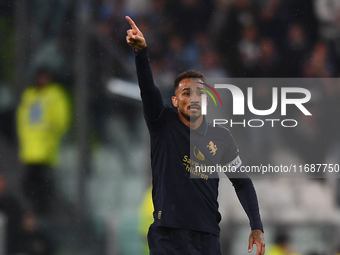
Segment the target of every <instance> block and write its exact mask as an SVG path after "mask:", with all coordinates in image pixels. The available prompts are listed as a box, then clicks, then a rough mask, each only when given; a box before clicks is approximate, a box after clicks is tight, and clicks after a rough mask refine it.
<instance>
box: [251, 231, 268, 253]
mask: <svg viewBox="0 0 340 255" xmlns="http://www.w3.org/2000/svg"><path fill="white" fill-rule="evenodd" d="M254 244H256V249H257V251H256V255H263V254H264V252H265V245H266V244H265V242H264V236H263V232H262V231H261V230H259V229H255V230H253V231H251V232H250V235H249V249H248V252H249V253H250V252H252V250H253V245H254Z"/></svg>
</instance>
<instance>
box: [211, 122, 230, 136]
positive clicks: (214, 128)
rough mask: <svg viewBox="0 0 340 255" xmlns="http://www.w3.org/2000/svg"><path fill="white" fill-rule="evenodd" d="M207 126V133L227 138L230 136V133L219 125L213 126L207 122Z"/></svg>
mask: <svg viewBox="0 0 340 255" xmlns="http://www.w3.org/2000/svg"><path fill="white" fill-rule="evenodd" d="M207 125H208V132H214V133H218V134H224V135H228V136H232V134H231V131H230V130H229V129H228V128H226V127H224V126H222V125H220V124H214V123H212V122H209V121H208V122H207Z"/></svg>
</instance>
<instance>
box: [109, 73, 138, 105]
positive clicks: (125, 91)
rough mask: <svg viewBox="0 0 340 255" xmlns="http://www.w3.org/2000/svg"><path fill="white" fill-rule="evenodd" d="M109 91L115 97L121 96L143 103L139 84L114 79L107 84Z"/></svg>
mask: <svg viewBox="0 0 340 255" xmlns="http://www.w3.org/2000/svg"><path fill="white" fill-rule="evenodd" d="M107 89H108V91H109V92H111V93H112V94H114V95H119V96H123V97H127V98H131V99H134V100H138V101H142V99H141V97H140V90H139V87H138V84H137V83H132V82H128V81H124V80H122V79H117V78H112V79H110V80H109V81H108V83H107Z"/></svg>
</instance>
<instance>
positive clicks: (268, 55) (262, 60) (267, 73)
mask: <svg viewBox="0 0 340 255" xmlns="http://www.w3.org/2000/svg"><path fill="white" fill-rule="evenodd" d="M280 64H281V59H280V55H279V54H278V49H277V46H276V43H275V42H274V41H273V40H272V39H271V38H263V39H262V40H261V41H260V56H259V63H258V70H257V72H256V76H257V77H264V78H266V77H280V76H281V71H282V70H281V66H280Z"/></svg>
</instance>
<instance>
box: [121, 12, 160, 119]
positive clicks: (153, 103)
mask: <svg viewBox="0 0 340 255" xmlns="http://www.w3.org/2000/svg"><path fill="white" fill-rule="evenodd" d="M125 18H126V20H127V21H128V22H129V24H130V26H131V29H129V30H128V31H127V36H126V42H127V43H128V44H129V45H130V46H131V47H133V48H134V49H135V57H136V69H137V77H138V84H139V88H140V91H141V97H142V101H143V109H144V114H145V116H146V118H147V119H149V120H151V121H153V120H156V119H157V118H158V117H159V115H160V114H161V112H162V109H163V100H162V95H161V93H160V91H159V88H158V87H157V86H156V85H155V83H154V80H153V76H152V70H151V66H150V61H149V58H148V54H147V45H146V41H145V38H144V36H143V34H142V32H141V31H140V30H139V28H138V27H137V25H136V24H135V22H134V21H133V20H132V19H131V18H130V17H129V16H126V17H125Z"/></svg>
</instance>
